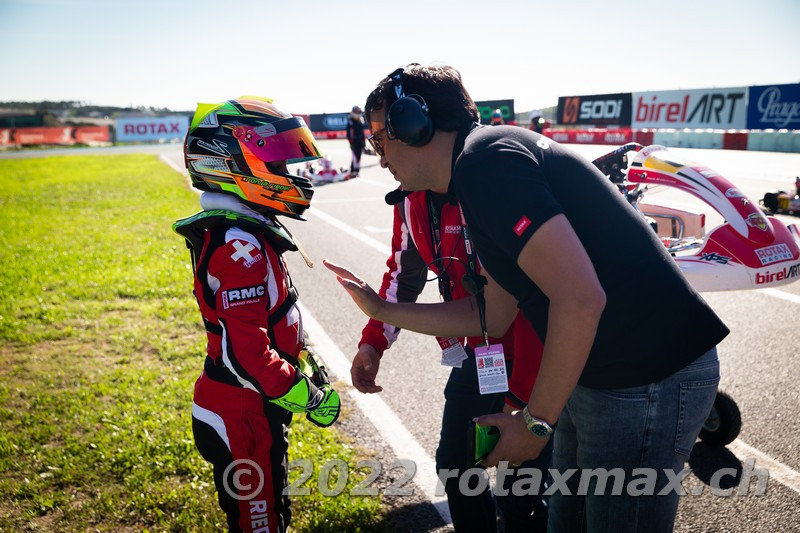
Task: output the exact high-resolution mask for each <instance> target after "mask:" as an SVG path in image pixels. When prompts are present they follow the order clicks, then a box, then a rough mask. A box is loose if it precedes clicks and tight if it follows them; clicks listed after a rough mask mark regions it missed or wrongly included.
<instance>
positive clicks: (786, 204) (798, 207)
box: [761, 176, 800, 216]
mask: <svg viewBox="0 0 800 533" xmlns="http://www.w3.org/2000/svg"><path fill="white" fill-rule="evenodd" d="M794 186H795V190H796V193H795V195H794V196H792V195H790V194H789V193H788V192H786V191H778V192H768V193H766V194H765V195H764V198H762V199H761V207H763V208H764V209H765V210H766V211H767V212H769V213H772V214H781V215H796V216H800V176H798V177H797V178H795V181H794Z"/></svg>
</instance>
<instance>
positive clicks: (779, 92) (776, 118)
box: [747, 83, 800, 130]
mask: <svg viewBox="0 0 800 533" xmlns="http://www.w3.org/2000/svg"><path fill="white" fill-rule="evenodd" d="M749 93H750V94H749V98H748V103H747V128H748V129H751V130H768V129H775V130H780V129H787V130H800V83H791V84H786V85H760V86H756V87H750V88H749Z"/></svg>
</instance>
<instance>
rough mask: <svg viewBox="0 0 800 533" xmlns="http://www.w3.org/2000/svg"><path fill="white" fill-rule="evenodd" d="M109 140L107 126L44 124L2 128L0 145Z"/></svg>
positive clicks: (62, 143)
mask: <svg viewBox="0 0 800 533" xmlns="http://www.w3.org/2000/svg"><path fill="white" fill-rule="evenodd" d="M108 142H111V131H110V129H109V127H108V126H46V127H41V128H2V129H0V146H30V145H37V144H59V145H72V144H76V143H82V144H93V143H108Z"/></svg>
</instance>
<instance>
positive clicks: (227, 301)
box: [222, 285, 264, 309]
mask: <svg viewBox="0 0 800 533" xmlns="http://www.w3.org/2000/svg"><path fill="white" fill-rule="evenodd" d="M263 297H264V286H263V285H253V286H252V287H242V288H241V289H230V290H227V291H222V308H223V309H228V308H230V307H237V306H239V305H248V304H254V303H258V302H260V301H261V299H262V298H263Z"/></svg>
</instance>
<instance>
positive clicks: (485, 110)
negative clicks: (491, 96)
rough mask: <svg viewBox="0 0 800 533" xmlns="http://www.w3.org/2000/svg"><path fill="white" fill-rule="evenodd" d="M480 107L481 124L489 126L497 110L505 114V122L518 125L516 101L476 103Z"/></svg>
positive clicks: (483, 101) (482, 101) (484, 101)
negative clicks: (515, 113) (515, 110)
mask: <svg viewBox="0 0 800 533" xmlns="http://www.w3.org/2000/svg"><path fill="white" fill-rule="evenodd" d="M475 105H476V106H478V113H479V114H480V116H481V124H489V123H491V122H492V113H494V110H495V109H499V110H500V111H502V113H503V122H505V123H506V124H511V123H512V122H513V123H515V124H516V120H515V115H514V100H513V99H511V100H481V101H479V102H475Z"/></svg>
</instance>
